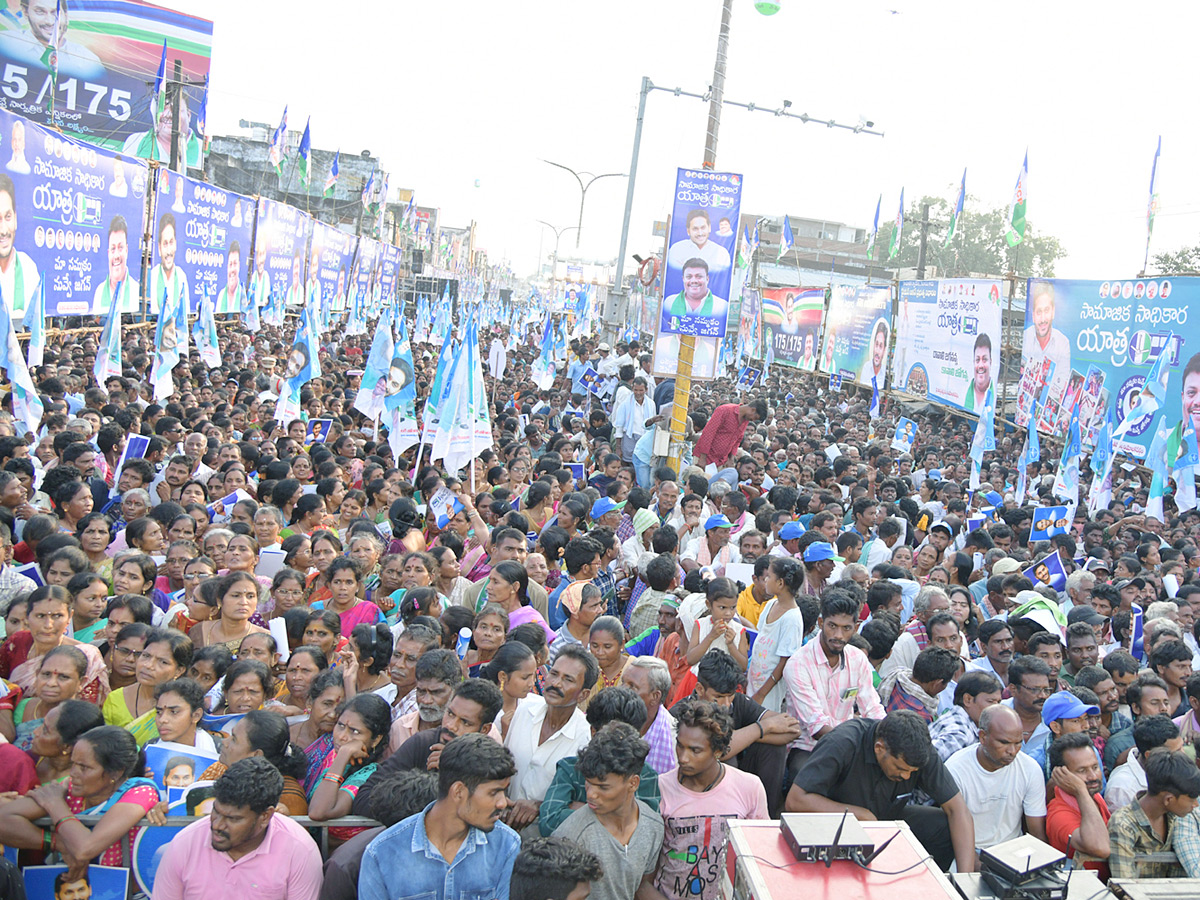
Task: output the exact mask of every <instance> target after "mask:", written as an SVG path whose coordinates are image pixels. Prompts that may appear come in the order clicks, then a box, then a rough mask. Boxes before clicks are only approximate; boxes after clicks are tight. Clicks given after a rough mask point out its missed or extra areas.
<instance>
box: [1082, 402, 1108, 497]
mask: <svg viewBox="0 0 1200 900" xmlns="http://www.w3.org/2000/svg"><path fill="white" fill-rule="evenodd" d="M1112 442H1113V416H1112V408H1111V407H1110V408H1109V409H1108V411H1107V412H1106V414H1105V416H1104V424H1103V425H1101V426H1100V429H1099V430H1098V431H1097V432H1096V449H1095V450H1094V451H1093V452H1092V460H1091V468H1092V485H1091V487H1090V488H1089V489H1088V496H1087V511H1088V515H1089V516H1094V515H1095V514H1096V513H1097V512H1099V511H1100V510H1101V509H1106V508H1107V507H1108V504H1109V503H1111V502H1112V468H1113V445H1112Z"/></svg>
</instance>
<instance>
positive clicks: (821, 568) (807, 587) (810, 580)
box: [800, 541, 837, 597]
mask: <svg viewBox="0 0 1200 900" xmlns="http://www.w3.org/2000/svg"><path fill="white" fill-rule="evenodd" d="M835 556H837V553H836V551H835V550H834V549H833V544H830V543H828V542H826V541H816V542H815V543H812V544H809V545H808V546H807V547H805V548H804V569H805V576H804V587H803V588H801V589H800V593H802V594H808V595H809V596H810V597H820V596H821V592H822V591H823V590H825V587H826V585H827V583H828V581H829V576H830V575H831V574H833V565H834V564H833V558H834V557H835Z"/></svg>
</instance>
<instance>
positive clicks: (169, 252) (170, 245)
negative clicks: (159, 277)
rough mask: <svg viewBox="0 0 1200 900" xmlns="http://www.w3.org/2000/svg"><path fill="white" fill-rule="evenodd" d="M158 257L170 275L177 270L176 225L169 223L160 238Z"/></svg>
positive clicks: (164, 269)
mask: <svg viewBox="0 0 1200 900" xmlns="http://www.w3.org/2000/svg"><path fill="white" fill-rule="evenodd" d="M158 259H159V262H161V263H162V267H163V271H164V272H166V273H167V274H168V275H170V274H171V272H173V271H174V270H175V226H174V225H168V226H167V227H166V228H164V229H163V232H162V236H161V237H159V239H158Z"/></svg>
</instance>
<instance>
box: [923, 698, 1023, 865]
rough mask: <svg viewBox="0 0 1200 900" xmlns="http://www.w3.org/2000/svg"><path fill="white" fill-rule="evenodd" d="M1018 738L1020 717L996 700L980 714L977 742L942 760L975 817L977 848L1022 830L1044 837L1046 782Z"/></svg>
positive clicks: (1014, 836) (1003, 839) (1004, 838)
mask: <svg viewBox="0 0 1200 900" xmlns="http://www.w3.org/2000/svg"><path fill="white" fill-rule="evenodd" d="M1021 743H1022V735H1021V719H1020V717H1019V716H1018V715H1017V714H1016V713H1015V712H1014V711H1013V710H1011V709H1009V708H1008V707H1006V706H1000V705H999V704H997V705H996V706H989V707H988V708H987V709H985V710H984V711H983V712H982V713H981V714H980V716H979V743H978V744H972V745H969V746H967V747H963V748H962V749H961V750H958V751H957V752H955V753H954V754H952V755H951V757H950V758H949V759H948V760H946V769H947V770H948V771H949V772H950V774H951V775H953V776H954V780H955V781H956V782H958V787H959V790H961V791H962V796H963V799H964V800H965V801H966V803H967V809H969V810H970V811H971V818H972V819H974V820H975V846H976V847H978V848H980V849H986V848H988V847H992V846H994V845H996V844H1001V843H1003V842H1004V841H1009V840H1012V839H1013V838H1016V837H1020V836H1021V834H1022V832H1024V833H1026V834H1030V835H1032V836H1033V837H1035V838H1037V839H1038V840H1040V841H1045V840H1046V782H1045V779H1044V778H1043V777H1042V770H1041V767H1040V766H1039V765H1038V764H1037V763H1036V762H1035V761H1034V760H1033V759H1032V758H1031V757H1030V756H1029V755H1028V754H1025V753H1022V752H1021ZM1022 826H1023V827H1022Z"/></svg>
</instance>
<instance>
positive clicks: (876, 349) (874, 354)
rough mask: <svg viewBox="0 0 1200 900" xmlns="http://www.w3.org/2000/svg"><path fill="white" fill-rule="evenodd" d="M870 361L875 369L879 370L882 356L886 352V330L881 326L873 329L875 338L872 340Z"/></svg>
mask: <svg viewBox="0 0 1200 900" xmlns="http://www.w3.org/2000/svg"><path fill="white" fill-rule="evenodd" d="M872 343H873V346H872V348H871V362H872V363H873V364H874V366H875V370H876V371H879V369H880V368H882V367H883V356H884V354H885V353H887V332H886V331H884V330H883V329H882V328H876V329H875V340H874V341H873V342H872Z"/></svg>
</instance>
